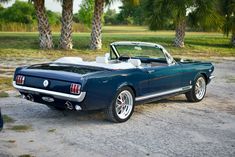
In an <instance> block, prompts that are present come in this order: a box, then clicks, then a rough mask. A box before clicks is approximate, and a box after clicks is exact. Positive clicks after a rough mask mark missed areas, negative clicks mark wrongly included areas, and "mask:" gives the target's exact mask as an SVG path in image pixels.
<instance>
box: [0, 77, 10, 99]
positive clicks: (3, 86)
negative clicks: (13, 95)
mask: <svg viewBox="0 0 235 157" xmlns="http://www.w3.org/2000/svg"><path fill="white" fill-rule="evenodd" d="M9 89H12V78H8V77H0V97H7V96H8V94H7V93H6V92H4V91H5V90H9Z"/></svg>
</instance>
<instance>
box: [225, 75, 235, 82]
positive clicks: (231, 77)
mask: <svg viewBox="0 0 235 157" xmlns="http://www.w3.org/2000/svg"><path fill="white" fill-rule="evenodd" d="M226 79H227V81H226V82H227V83H235V76H228V77H227V78H226Z"/></svg>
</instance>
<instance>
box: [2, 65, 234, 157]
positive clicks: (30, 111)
mask: <svg viewBox="0 0 235 157" xmlns="http://www.w3.org/2000/svg"><path fill="white" fill-rule="evenodd" d="M215 67H216V71H215V73H214V74H215V75H216V79H215V80H213V81H212V82H211V84H209V86H208V90H207V95H206V97H205V99H204V100H203V101H201V102H199V103H188V102H186V99H185V97H184V95H180V96H177V97H173V98H170V99H167V100H162V101H159V102H155V103H152V104H145V105H140V106H137V107H136V109H135V112H134V114H133V116H132V118H131V119H130V120H129V121H127V122H125V123H121V124H114V123H111V122H108V121H105V120H104V115H103V113H101V112H96V111H93V112H88V113H83V112H69V111H66V112H59V111H55V110H51V109H48V108H47V107H46V106H44V105H41V104H36V103H31V102H28V101H26V100H22V99H20V98H17V97H14V96H11V97H8V98H1V99H0V107H1V108H2V112H3V114H5V115H8V116H10V117H12V118H14V119H15V120H16V121H15V122H14V123H7V124H6V125H5V126H4V129H3V131H2V132H1V133H0V156H1V157H2V156H19V155H23V154H28V155H31V156H37V157H53V156H56V157H64V156H69V157H73V156H74V157H77V156H107V157H110V156H118V157H121V156H135V157H138V156H140V157H143V156H160V157H161V156H163V157H164V156H211V157H216V156H218V157H226V156H233V157H234V156H235V61H231V60H230V61H228V60H227V61H224V60H223V61H220V62H218V63H216V64H215ZM13 95H14V94H13ZM14 125H27V126H31V129H30V130H27V131H24V132H16V131H14V130H11V127H12V126H14Z"/></svg>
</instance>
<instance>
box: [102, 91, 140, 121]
mask: <svg viewBox="0 0 235 157" xmlns="http://www.w3.org/2000/svg"><path fill="white" fill-rule="evenodd" d="M134 101H135V98H134V93H133V91H132V89H131V88H129V87H123V88H121V89H120V90H118V92H117V94H116V96H115V98H114V100H113V101H112V103H111V104H110V105H109V106H108V107H107V108H106V109H105V114H106V117H107V119H108V120H110V121H113V122H119V123H121V122H125V121H127V120H128V119H129V118H130V117H131V115H132V114H133V111H134Z"/></svg>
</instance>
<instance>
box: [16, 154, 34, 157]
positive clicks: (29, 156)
mask: <svg viewBox="0 0 235 157" xmlns="http://www.w3.org/2000/svg"><path fill="white" fill-rule="evenodd" d="M19 157H33V156H32V155H30V154H23V155H19Z"/></svg>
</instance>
